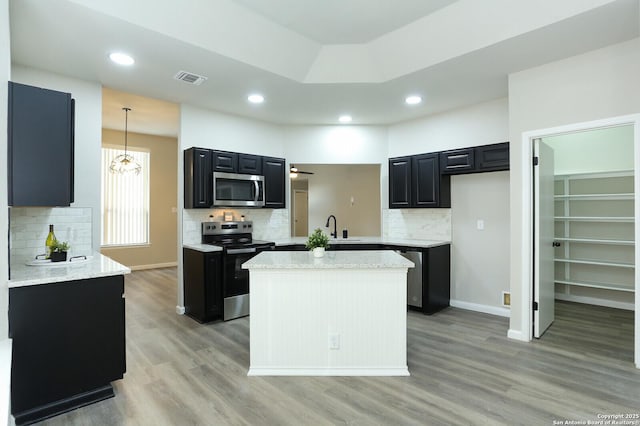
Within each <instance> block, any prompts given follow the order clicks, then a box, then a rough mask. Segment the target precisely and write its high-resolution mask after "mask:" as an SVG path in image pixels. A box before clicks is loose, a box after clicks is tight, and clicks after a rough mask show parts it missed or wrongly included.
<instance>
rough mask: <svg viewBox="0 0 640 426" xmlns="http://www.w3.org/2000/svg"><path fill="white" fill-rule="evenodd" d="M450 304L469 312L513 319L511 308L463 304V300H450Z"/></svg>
mask: <svg viewBox="0 0 640 426" xmlns="http://www.w3.org/2000/svg"><path fill="white" fill-rule="evenodd" d="M449 304H450V305H451V306H453V307H454V308H460V309H465V310H467V311H475V312H482V313H485V314H490V315H497V316H500V317H507V318H509V317H511V310H510V309H509V308H499V307H497V306H489V305H481V304H479V303H471V302H463V301H462V300H453V299H452V300H450V301H449Z"/></svg>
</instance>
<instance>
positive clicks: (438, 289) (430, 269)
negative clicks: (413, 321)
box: [420, 244, 451, 314]
mask: <svg viewBox="0 0 640 426" xmlns="http://www.w3.org/2000/svg"><path fill="white" fill-rule="evenodd" d="M450 297H451V245H450V244H445V245H441V246H437V247H429V248H427V249H425V250H423V251H422V308H421V309H420V310H421V311H422V312H423V313H425V314H433V313H435V312H438V311H440V310H442V309H444V308H446V307H447V306H449V300H450Z"/></svg>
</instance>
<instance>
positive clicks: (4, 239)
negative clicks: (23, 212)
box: [0, 0, 11, 341]
mask: <svg viewBox="0 0 640 426" xmlns="http://www.w3.org/2000/svg"><path fill="white" fill-rule="evenodd" d="M9 80H11V43H10V40H9V2H8V0H0V164H7V83H6V82H7V81H9ZM2 169H3V170H6V169H5V168H4V167H3V168H2ZM8 230H9V217H8V209H7V173H6V172H2V173H0V312H2V314H0V341H1V340H2V339H5V338H6V337H7V336H8V333H9V321H8V317H7V312H8V309H9V289H8V288H7V279H8V278H9V261H8V259H9V254H8V249H9V241H8V236H7V234H8Z"/></svg>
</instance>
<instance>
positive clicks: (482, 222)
mask: <svg viewBox="0 0 640 426" xmlns="http://www.w3.org/2000/svg"><path fill="white" fill-rule="evenodd" d="M476 226H477V228H478V231H483V230H484V220H482V219H478V222H477V223H476Z"/></svg>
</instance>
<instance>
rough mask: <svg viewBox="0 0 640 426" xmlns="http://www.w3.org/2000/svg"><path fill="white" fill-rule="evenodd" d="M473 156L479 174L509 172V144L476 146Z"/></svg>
mask: <svg viewBox="0 0 640 426" xmlns="http://www.w3.org/2000/svg"><path fill="white" fill-rule="evenodd" d="M475 155H476V170H477V171H479V172H490V171H499V170H509V142H503V143H497V144H493V145H483V146H477V147H476V148H475Z"/></svg>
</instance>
